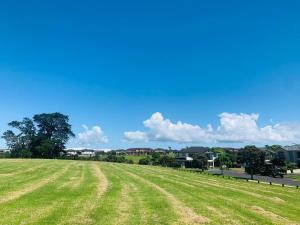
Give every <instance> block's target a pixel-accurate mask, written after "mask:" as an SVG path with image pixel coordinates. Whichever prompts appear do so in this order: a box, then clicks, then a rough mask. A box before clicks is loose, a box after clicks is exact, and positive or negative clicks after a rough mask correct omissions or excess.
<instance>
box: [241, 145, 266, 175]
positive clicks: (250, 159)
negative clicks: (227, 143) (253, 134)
mask: <svg viewBox="0 0 300 225" xmlns="http://www.w3.org/2000/svg"><path fill="white" fill-rule="evenodd" d="M238 156H239V161H240V162H241V163H245V164H246V172H247V173H250V174H251V179H252V180H253V175H254V174H255V173H259V171H260V169H261V168H262V167H263V166H264V163H265V153H264V152H263V151H262V150H260V149H259V148H257V147H256V146H254V145H250V146H246V147H244V148H243V149H241V150H240V152H239V155H238Z"/></svg>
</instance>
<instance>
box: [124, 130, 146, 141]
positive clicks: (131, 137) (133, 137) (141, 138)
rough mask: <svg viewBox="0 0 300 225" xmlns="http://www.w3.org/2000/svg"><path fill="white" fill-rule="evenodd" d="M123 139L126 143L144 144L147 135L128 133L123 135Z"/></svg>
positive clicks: (136, 132)
mask: <svg viewBox="0 0 300 225" xmlns="http://www.w3.org/2000/svg"><path fill="white" fill-rule="evenodd" d="M124 138H125V140H127V141H134V142H145V141H148V134H147V133H145V132H142V131H128V132H125V133H124Z"/></svg>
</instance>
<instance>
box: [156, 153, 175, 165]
mask: <svg viewBox="0 0 300 225" xmlns="http://www.w3.org/2000/svg"><path fill="white" fill-rule="evenodd" d="M158 164H159V165H161V166H165V167H178V165H177V163H176V158H175V157H174V156H172V155H164V156H161V157H160V158H159V160H158Z"/></svg>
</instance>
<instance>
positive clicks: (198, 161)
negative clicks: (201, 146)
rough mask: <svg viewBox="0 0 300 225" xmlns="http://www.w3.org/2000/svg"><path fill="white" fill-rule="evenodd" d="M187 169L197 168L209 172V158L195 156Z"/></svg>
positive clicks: (186, 165)
mask: <svg viewBox="0 0 300 225" xmlns="http://www.w3.org/2000/svg"><path fill="white" fill-rule="evenodd" d="M185 167H186V168H197V169H201V170H207V157H206V156H205V155H198V156H195V157H194V159H193V161H191V162H187V163H186V164H185Z"/></svg>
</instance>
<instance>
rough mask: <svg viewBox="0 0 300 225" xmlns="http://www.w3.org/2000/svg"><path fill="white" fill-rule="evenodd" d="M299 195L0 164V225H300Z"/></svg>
mask: <svg viewBox="0 0 300 225" xmlns="http://www.w3.org/2000/svg"><path fill="white" fill-rule="evenodd" d="M299 211H300V190H298V189H296V188H283V187H279V186H269V185H265V184H256V183H247V182H245V181H239V180H233V179H224V178H221V177H215V176H212V175H206V174H195V173H188V172H184V171H178V170H174V169H167V168H161V167H151V166H139V165H127V164H112V163H104V162H101V163H100V162H89V161H87V162H85V161H61V160H18V159H0V224H5V225H6V224H36V225H39V224H101V225H106V224H132V225H136V224H143V225H144V224H153V225H156V224H202V223H205V224H300V213H299Z"/></svg>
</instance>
